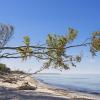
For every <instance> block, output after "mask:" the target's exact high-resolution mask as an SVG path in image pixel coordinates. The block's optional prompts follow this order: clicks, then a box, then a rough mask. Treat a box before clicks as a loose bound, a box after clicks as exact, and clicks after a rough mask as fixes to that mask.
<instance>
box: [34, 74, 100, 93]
mask: <svg viewBox="0 0 100 100" xmlns="http://www.w3.org/2000/svg"><path fill="white" fill-rule="evenodd" d="M35 77H36V78H37V79H38V80H40V81H42V82H44V83H46V84H49V85H52V86H55V87H57V88H60V89H65V90H72V91H78V92H85V93H90V94H98V95H100V74H53V73H50V74H47V73H46V74H36V75H35Z"/></svg>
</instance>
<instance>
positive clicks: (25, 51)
mask: <svg viewBox="0 0 100 100" xmlns="http://www.w3.org/2000/svg"><path fill="white" fill-rule="evenodd" d="M24 44H25V47H20V48H17V52H18V53H19V54H20V55H21V57H22V58H23V60H26V59H27V57H31V56H32V54H33V50H32V48H31V47H29V45H30V38H29V36H25V37H24Z"/></svg>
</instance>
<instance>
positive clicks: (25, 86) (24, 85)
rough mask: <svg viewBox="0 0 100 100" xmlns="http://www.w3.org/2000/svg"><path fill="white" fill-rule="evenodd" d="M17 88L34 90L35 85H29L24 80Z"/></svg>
mask: <svg viewBox="0 0 100 100" xmlns="http://www.w3.org/2000/svg"><path fill="white" fill-rule="evenodd" d="M18 89H19V90H36V89H37V87H36V86H31V85H29V84H28V82H25V83H24V84H23V85H22V86H20V87H18Z"/></svg>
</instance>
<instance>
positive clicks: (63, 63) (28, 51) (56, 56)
mask: <svg viewBox="0 0 100 100" xmlns="http://www.w3.org/2000/svg"><path fill="white" fill-rule="evenodd" d="M13 31H14V28H13V27H12V26H11V25H2V24H1V25H0V50H1V51H2V50H3V51H5V50H6V51H5V52H1V53H0V58H16V59H17V58H22V59H23V60H27V58H31V57H35V58H36V59H37V60H43V61H44V64H43V66H42V67H41V68H40V70H38V71H37V72H40V71H42V70H44V69H48V68H50V67H52V68H55V69H59V70H63V69H64V70H67V69H70V66H74V67H76V63H77V62H80V61H81V59H82V56H81V55H80V54H79V55H76V56H74V55H70V54H68V53H67V51H68V50H70V48H75V47H81V46H89V48H90V52H91V54H92V56H95V55H96V52H99V51H100V32H99V31H98V32H94V33H93V34H92V35H91V36H90V38H88V39H86V40H85V41H83V43H80V44H77V45H71V43H72V42H73V41H74V40H75V39H76V37H77V34H78V31H77V30H75V29H73V28H69V31H68V33H67V34H65V35H56V34H54V35H53V34H48V36H47V39H46V43H45V44H43V45H41V44H40V45H35V46H33V45H30V42H31V41H30V37H29V36H25V37H24V45H23V46H18V47H16V46H15V47H4V46H5V44H6V43H7V42H8V40H9V39H10V37H11V36H12V35H13ZM12 51H13V52H12ZM37 72H36V73H37Z"/></svg>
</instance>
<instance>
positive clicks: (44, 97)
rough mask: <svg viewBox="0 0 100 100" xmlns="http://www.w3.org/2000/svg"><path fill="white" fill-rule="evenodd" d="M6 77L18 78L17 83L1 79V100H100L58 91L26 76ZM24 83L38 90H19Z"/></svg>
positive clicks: (73, 92)
mask: <svg viewBox="0 0 100 100" xmlns="http://www.w3.org/2000/svg"><path fill="white" fill-rule="evenodd" d="M19 76H20V77H19ZM5 77H6V78H7V77H10V78H11V77H13V78H16V80H17V82H13V83H9V82H4V76H3V77H2V76H1V77H0V100H100V96H99V95H93V94H87V93H81V92H77V91H69V90H68V91H66V90H64V89H58V88H55V87H52V86H50V85H48V84H44V83H42V82H40V81H38V80H36V79H35V78H33V77H31V76H27V75H25V74H24V75H19V74H13V75H6V76H5ZM20 78H21V79H20ZM24 82H28V84H29V85H30V86H33V87H36V89H35V90H19V89H18V87H20V86H21V85H22V84H23V83H24Z"/></svg>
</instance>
